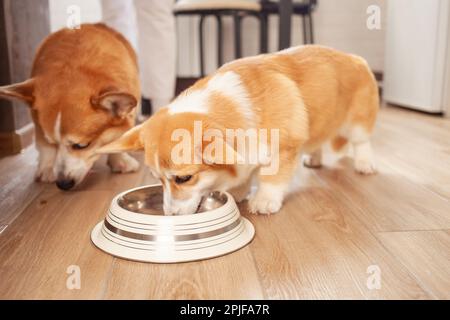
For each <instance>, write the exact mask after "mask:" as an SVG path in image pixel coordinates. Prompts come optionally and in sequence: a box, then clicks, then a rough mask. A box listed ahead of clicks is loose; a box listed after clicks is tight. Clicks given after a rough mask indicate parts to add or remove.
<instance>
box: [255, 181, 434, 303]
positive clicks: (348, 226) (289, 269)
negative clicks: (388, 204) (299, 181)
mask: <svg viewBox="0 0 450 320" xmlns="http://www.w3.org/2000/svg"><path fill="white" fill-rule="evenodd" d="M358 214H359V212H358V210H357V209H354V208H351V207H350V206H349V205H348V202H346V201H343V199H341V198H340V197H339V196H338V195H336V193H334V191H333V190H332V189H326V188H310V189H309V190H303V191H302V192H300V193H298V194H296V195H293V196H291V197H290V198H289V199H288V201H287V202H286V204H285V206H284V208H283V209H282V211H281V212H280V213H279V214H277V215H275V216H272V217H260V216H254V217H252V218H251V220H252V222H253V223H254V224H255V227H256V229H257V230H258V232H257V235H256V239H255V241H254V242H253V243H252V245H251V246H250V247H251V249H252V251H253V253H254V256H255V260H256V265H257V266H258V271H259V272H260V274H261V278H262V284H263V288H265V290H266V296H267V297H268V298H271V299H289V298H294V299H297V298H299V299H418V298H428V295H427V294H426V292H425V291H424V290H422V288H421V287H420V286H419V285H418V284H417V283H416V281H415V279H414V278H413V277H412V276H411V275H410V274H409V273H408V271H407V270H406V269H405V268H404V267H402V266H401V265H399V264H398V263H397V261H396V259H395V257H394V256H393V255H391V254H389V253H388V252H387V251H386V250H385V248H384V247H383V246H382V245H381V244H380V243H379V242H378V241H377V239H376V238H375V237H374V236H373V235H372V234H371V233H370V232H369V231H368V230H367V229H366V227H365V226H364V225H363V224H361V223H360V222H359V221H358V220H357V219H355V218H354V216H356V215H358ZM371 265H377V266H379V268H380V269H381V270H382V271H383V278H382V279H383V283H382V288H381V289H380V290H370V289H369V288H368V287H367V285H366V283H367V279H368V274H367V268H368V267H369V266H371Z"/></svg>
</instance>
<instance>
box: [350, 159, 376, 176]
mask: <svg viewBox="0 0 450 320" xmlns="http://www.w3.org/2000/svg"><path fill="white" fill-rule="evenodd" d="M355 170H356V172H358V173H360V174H364V175H370V174H375V173H376V172H377V170H376V167H375V164H374V163H373V162H372V161H370V160H355Z"/></svg>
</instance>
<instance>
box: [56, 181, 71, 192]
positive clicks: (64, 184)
mask: <svg viewBox="0 0 450 320" xmlns="http://www.w3.org/2000/svg"><path fill="white" fill-rule="evenodd" d="M56 185H57V186H58V188H59V189H61V190H64V191H68V190H70V189H72V188H73V187H74V186H75V180H73V179H63V180H58V181H56Z"/></svg>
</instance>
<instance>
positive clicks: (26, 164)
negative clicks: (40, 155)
mask: <svg viewBox="0 0 450 320" xmlns="http://www.w3.org/2000/svg"><path fill="white" fill-rule="evenodd" d="M36 165H37V151H36V149H35V148H34V146H33V147H28V148H26V149H25V150H24V151H23V152H22V154H20V155H19V156H9V157H4V158H1V159H0V186H1V191H0V203H1V208H0V229H1V226H4V227H6V226H8V225H10V224H11V223H12V222H13V221H14V219H15V218H17V216H19V215H20V213H21V212H22V211H23V210H24V209H25V208H26V207H27V206H28V205H29V204H30V202H31V201H32V200H33V199H34V198H36V197H37V195H39V194H40V193H41V192H42V191H43V190H44V186H43V185H42V184H39V183H36V182H34V175H35V172H36ZM18 173H20V174H18Z"/></svg>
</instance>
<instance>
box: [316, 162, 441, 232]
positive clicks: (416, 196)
mask: <svg viewBox="0 0 450 320" xmlns="http://www.w3.org/2000/svg"><path fill="white" fill-rule="evenodd" d="M378 171H379V172H378V174H376V175H372V176H361V175H360V174H358V173H356V172H354V170H353V163H352V160H351V159H348V158H346V159H341V160H340V161H338V162H334V163H331V164H330V163H326V165H325V166H324V167H323V168H322V169H320V170H317V171H316V174H317V175H318V176H319V177H320V178H321V179H323V180H324V183H326V184H327V185H329V186H330V187H331V188H333V190H335V192H336V193H338V194H340V195H342V196H343V197H345V198H346V199H347V200H348V201H350V202H351V205H352V206H354V207H357V208H359V209H360V219H361V220H362V221H364V224H365V225H366V226H367V228H368V229H370V230H374V231H399V230H404V231H406V230H440V229H448V228H450V215H449V214H448V213H449V212H450V201H448V200H447V199H444V198H442V197H440V196H439V195H437V194H435V193H433V192H432V191H430V190H428V189H427V188H424V187H423V186H421V185H419V184H416V183H414V182H413V181H411V180H410V179H408V178H407V177H405V176H402V175H401V174H399V173H396V172H393V171H392V170H391V169H390V168H387V167H386V166H383V165H382V163H381V162H379V165H378Z"/></svg>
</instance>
